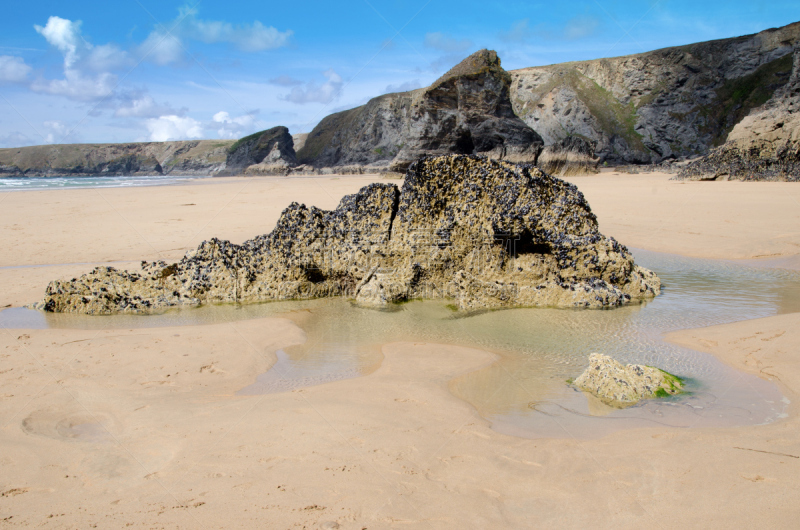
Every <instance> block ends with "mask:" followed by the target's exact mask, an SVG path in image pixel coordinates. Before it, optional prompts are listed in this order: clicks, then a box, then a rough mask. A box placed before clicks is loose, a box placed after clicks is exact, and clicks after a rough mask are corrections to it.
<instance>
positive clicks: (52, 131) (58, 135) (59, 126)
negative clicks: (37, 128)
mask: <svg viewBox="0 0 800 530" xmlns="http://www.w3.org/2000/svg"><path fill="white" fill-rule="evenodd" d="M42 125H44V127H45V130H48V131H49V132H48V133H47V136H46V137H45V140H44V143H46V144H54V143H62V144H63V143H71V142H75V140H76V138H77V137H76V136H75V131H74V130H73V129H72V128H70V127H69V126H68V125H67V124H66V123H64V122H63V121H58V120H52V121H46V122H44V123H43V124H42Z"/></svg>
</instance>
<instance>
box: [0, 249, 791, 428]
mask: <svg viewBox="0 0 800 530" xmlns="http://www.w3.org/2000/svg"><path fill="white" fill-rule="evenodd" d="M634 254H635V255H636V257H637V263H640V264H641V265H643V266H645V267H648V268H651V269H653V270H655V271H656V272H657V273H658V274H659V275H660V276H661V278H662V280H663V282H664V292H663V294H662V295H661V296H659V297H657V298H656V299H655V300H652V301H650V302H647V303H645V304H641V305H635V306H628V307H623V308H617V309H610V310H570V309H541V308H537V309H512V310H504V311H492V312H485V313H480V314H472V315H466V316H465V315H460V314H457V313H454V312H452V311H451V310H449V309H448V308H447V307H446V303H445V302H441V301H426V302H411V303H407V304H403V305H399V306H397V307H396V308H394V310H393V311H375V310H370V309H363V308H359V307H355V306H353V305H352V304H351V303H350V302H348V301H346V300H342V299H335V298H334V299H323V300H307V301H291V302H274V303H267V304H256V305H247V306H236V305H221V306H207V307H202V308H195V309H185V310H180V311H177V310H176V311H170V312H167V313H164V314H161V315H151V316H141V315H115V316H108V317H87V316H80V315H61V314H45V313H40V312H37V311H30V310H26V309H12V310H6V311H3V312H0V327H15V328H22V327H27V328H43V327H56V328H90V329H98V328H132V327H152V326H174V325H196V324H209V323H215V322H227V321H233V320H245V319H250V318H260V317H264V316H285V317H288V318H290V319H292V320H293V321H295V322H296V323H297V324H298V325H299V326H300V327H301V328H303V330H304V331H305V332H306V335H307V337H308V340H307V342H306V343H305V344H302V345H297V346H292V347H289V348H286V349H285V350H281V351H279V352H277V353H278V363H277V364H276V365H275V366H274V367H273V368H272V369H271V370H270V371H268V372H267V373H266V374H262V375H261V376H259V377H258V380H257V381H256V383H254V384H253V385H251V386H249V387H247V388H245V389H242V391H241V392H240V394H260V393H268V392H282V391H287V390H292V389H295V388H299V387H303V386H311V385H314V384H320V383H325V382H329V381H334V380H339V379H346V378H351V377H357V376H359V375H363V374H366V373H369V372H371V371H373V370H374V369H375V368H377V367H378V366H379V365H380V361H381V354H380V345H381V344H385V343H388V342H394V341H427V342H433V343H447V344H458V345H464V346H470V347H477V348H482V349H485V350H489V351H492V352H495V353H497V354H499V355H500V361H498V362H497V363H494V364H493V365H491V366H489V367H487V368H485V369H482V370H478V371H476V372H472V373H469V374H466V375H463V376H461V377H458V378H456V379H454V380H453V381H451V382H450V390H451V391H452V392H453V393H454V394H455V395H456V396H458V397H460V398H462V399H464V400H466V401H468V402H469V403H471V404H472V405H473V406H475V408H476V409H477V410H478V412H479V413H480V414H481V415H482V416H483V417H485V418H487V419H488V420H489V421H490V422H491V423H492V426H493V428H494V429H496V430H498V431H500V432H504V433H508V434H513V435H517V436H524V437H539V436H579V437H595V436H602V435H604V434H607V433H609V432H613V431H615V430H618V429H622V428H629V427H633V426H647V425H658V424H664V425H673V426H680V427H692V426H732V425H753V424H761V423H767V422H770V421H774V420H775V419H777V418H779V417H781V416H782V415H783V414H784V412H785V409H786V404H787V402H786V401H785V399H784V398H783V397H782V396H781V394H780V392H779V391H778V389H777V387H776V386H775V385H774V384H772V383H770V382H768V381H764V380H762V379H760V378H758V377H755V376H751V375H747V374H744V373H741V372H738V371H736V370H733V369H732V368H729V367H727V366H726V365H724V364H722V363H721V362H719V361H717V360H716V358H714V357H713V356H711V355H707V354H703V353H699V352H695V351H692V350H689V349H686V348H682V347H679V346H675V345H672V344H669V343H666V342H664V341H663V340H662V336H663V334H665V333H668V332H670V331H675V330H679V329H686V328H695V327H701V326H709V325H714V324H723V323H729V322H735V321H739V320H746V319H751V318H761V317H767V316H772V315H776V314H779V313H788V312H794V311H800V272H798V271H788V270H778V269H757V268H749V267H743V266H740V265H736V264H734V263H731V262H726V261H713V260H699V259H691V258H683V257H678V256H672V255H667V254H660V253H654V252H647V251H643V250H636V251H634ZM591 352H601V353H605V354H609V355H611V356H612V357H614V358H615V359H617V360H619V361H621V362H635V363H641V364H648V365H655V366H658V367H660V368H663V369H664V370H667V371H669V372H672V373H674V374H677V375H680V376H682V377H687V378H689V379H690V381H689V390H690V393H689V394H688V395H683V396H679V397H675V398H669V399H665V400H652V401H647V402H643V403H642V404H640V405H638V406H635V407H631V408H628V409H625V410H616V409H609V408H608V407H605V406H603V405H602V404H600V403H597V402H595V401H594V400H591V399H588V398H587V397H586V395H584V394H583V393H581V392H577V391H575V390H573V389H572V388H571V387H569V386H567V385H566V384H565V380H566V379H568V378H573V377H576V376H577V375H579V374H580V373H581V372H582V371H583V369H584V368H585V367H586V365H587V357H588V354H589V353H591Z"/></svg>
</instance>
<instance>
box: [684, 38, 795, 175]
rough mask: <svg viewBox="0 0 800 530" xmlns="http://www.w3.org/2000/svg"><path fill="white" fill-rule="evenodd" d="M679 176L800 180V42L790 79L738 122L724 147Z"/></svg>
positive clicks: (691, 164) (689, 167) (687, 167)
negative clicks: (763, 103)
mask: <svg viewBox="0 0 800 530" xmlns="http://www.w3.org/2000/svg"><path fill="white" fill-rule="evenodd" d="M678 178H679V179H690V180H717V179H720V180H787V181H800V44H797V45H795V51H794V59H793V68H792V75H791V78H790V79H789V81H788V82H787V83H786V84H785V85H784V86H783V87H781V88H780V89H779V90H778V91H777V92H776V93H775V95H774V96H773V97H772V99H770V100H769V101H768V102H767V103H766V104H765V105H764V106H763V107H759V108H757V109H755V110H754V111H752V112H751V113H750V114H749V115H748V116H747V117H745V118H744V119H743V120H742V121H741V122H739V123H737V124H736V126H735V127H734V128H733V130H732V131H731V133H730V134H729V135H728V139H727V141H726V142H725V143H724V144H723V145H722V146H720V147H717V148H715V149H713V150H712V151H711V152H710V153H709V154H708V155H706V156H705V157H703V158H701V159H699V160H695V161H692V162H691V163H690V164H688V165H687V166H686V167H685V168H683V169H682V171H681V172H680V173H679V174H678Z"/></svg>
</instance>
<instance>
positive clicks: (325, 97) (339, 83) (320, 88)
mask: <svg viewBox="0 0 800 530" xmlns="http://www.w3.org/2000/svg"><path fill="white" fill-rule="evenodd" d="M322 75H324V76H325V77H326V78H327V81H326V82H325V83H323V84H321V85H320V84H318V83H317V82H316V81H310V82H309V83H306V85H305V87H299V86H296V87H294V88H293V89H292V90H291V92H289V93H288V94H286V95H285V96H282V97H281V99H283V100H285V101H290V102H292V103H296V104H298V105H305V104H306V103H323V104H326V105H327V104H328V103H331V102H332V101H335V100H337V99H339V97H340V96H341V92H342V87H343V86H344V81H343V80H342V77H341V76H340V75H339V74H337V73H336V72H335V71H334V70H333V68H331V69H329V70H326V71H324V72H323V73H322Z"/></svg>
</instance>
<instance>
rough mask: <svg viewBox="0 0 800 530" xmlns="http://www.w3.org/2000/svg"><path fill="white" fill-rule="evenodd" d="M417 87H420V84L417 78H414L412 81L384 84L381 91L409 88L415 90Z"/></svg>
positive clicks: (401, 90) (405, 90) (387, 91)
mask: <svg viewBox="0 0 800 530" xmlns="http://www.w3.org/2000/svg"><path fill="white" fill-rule="evenodd" d="M418 88H422V85H421V84H420V82H419V79H414V80H413V81H406V82H405V83H401V84H399V85H386V88H385V89H384V90H383V93H384V94H390V93H392V92H408V91H409V90H416V89H418Z"/></svg>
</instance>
